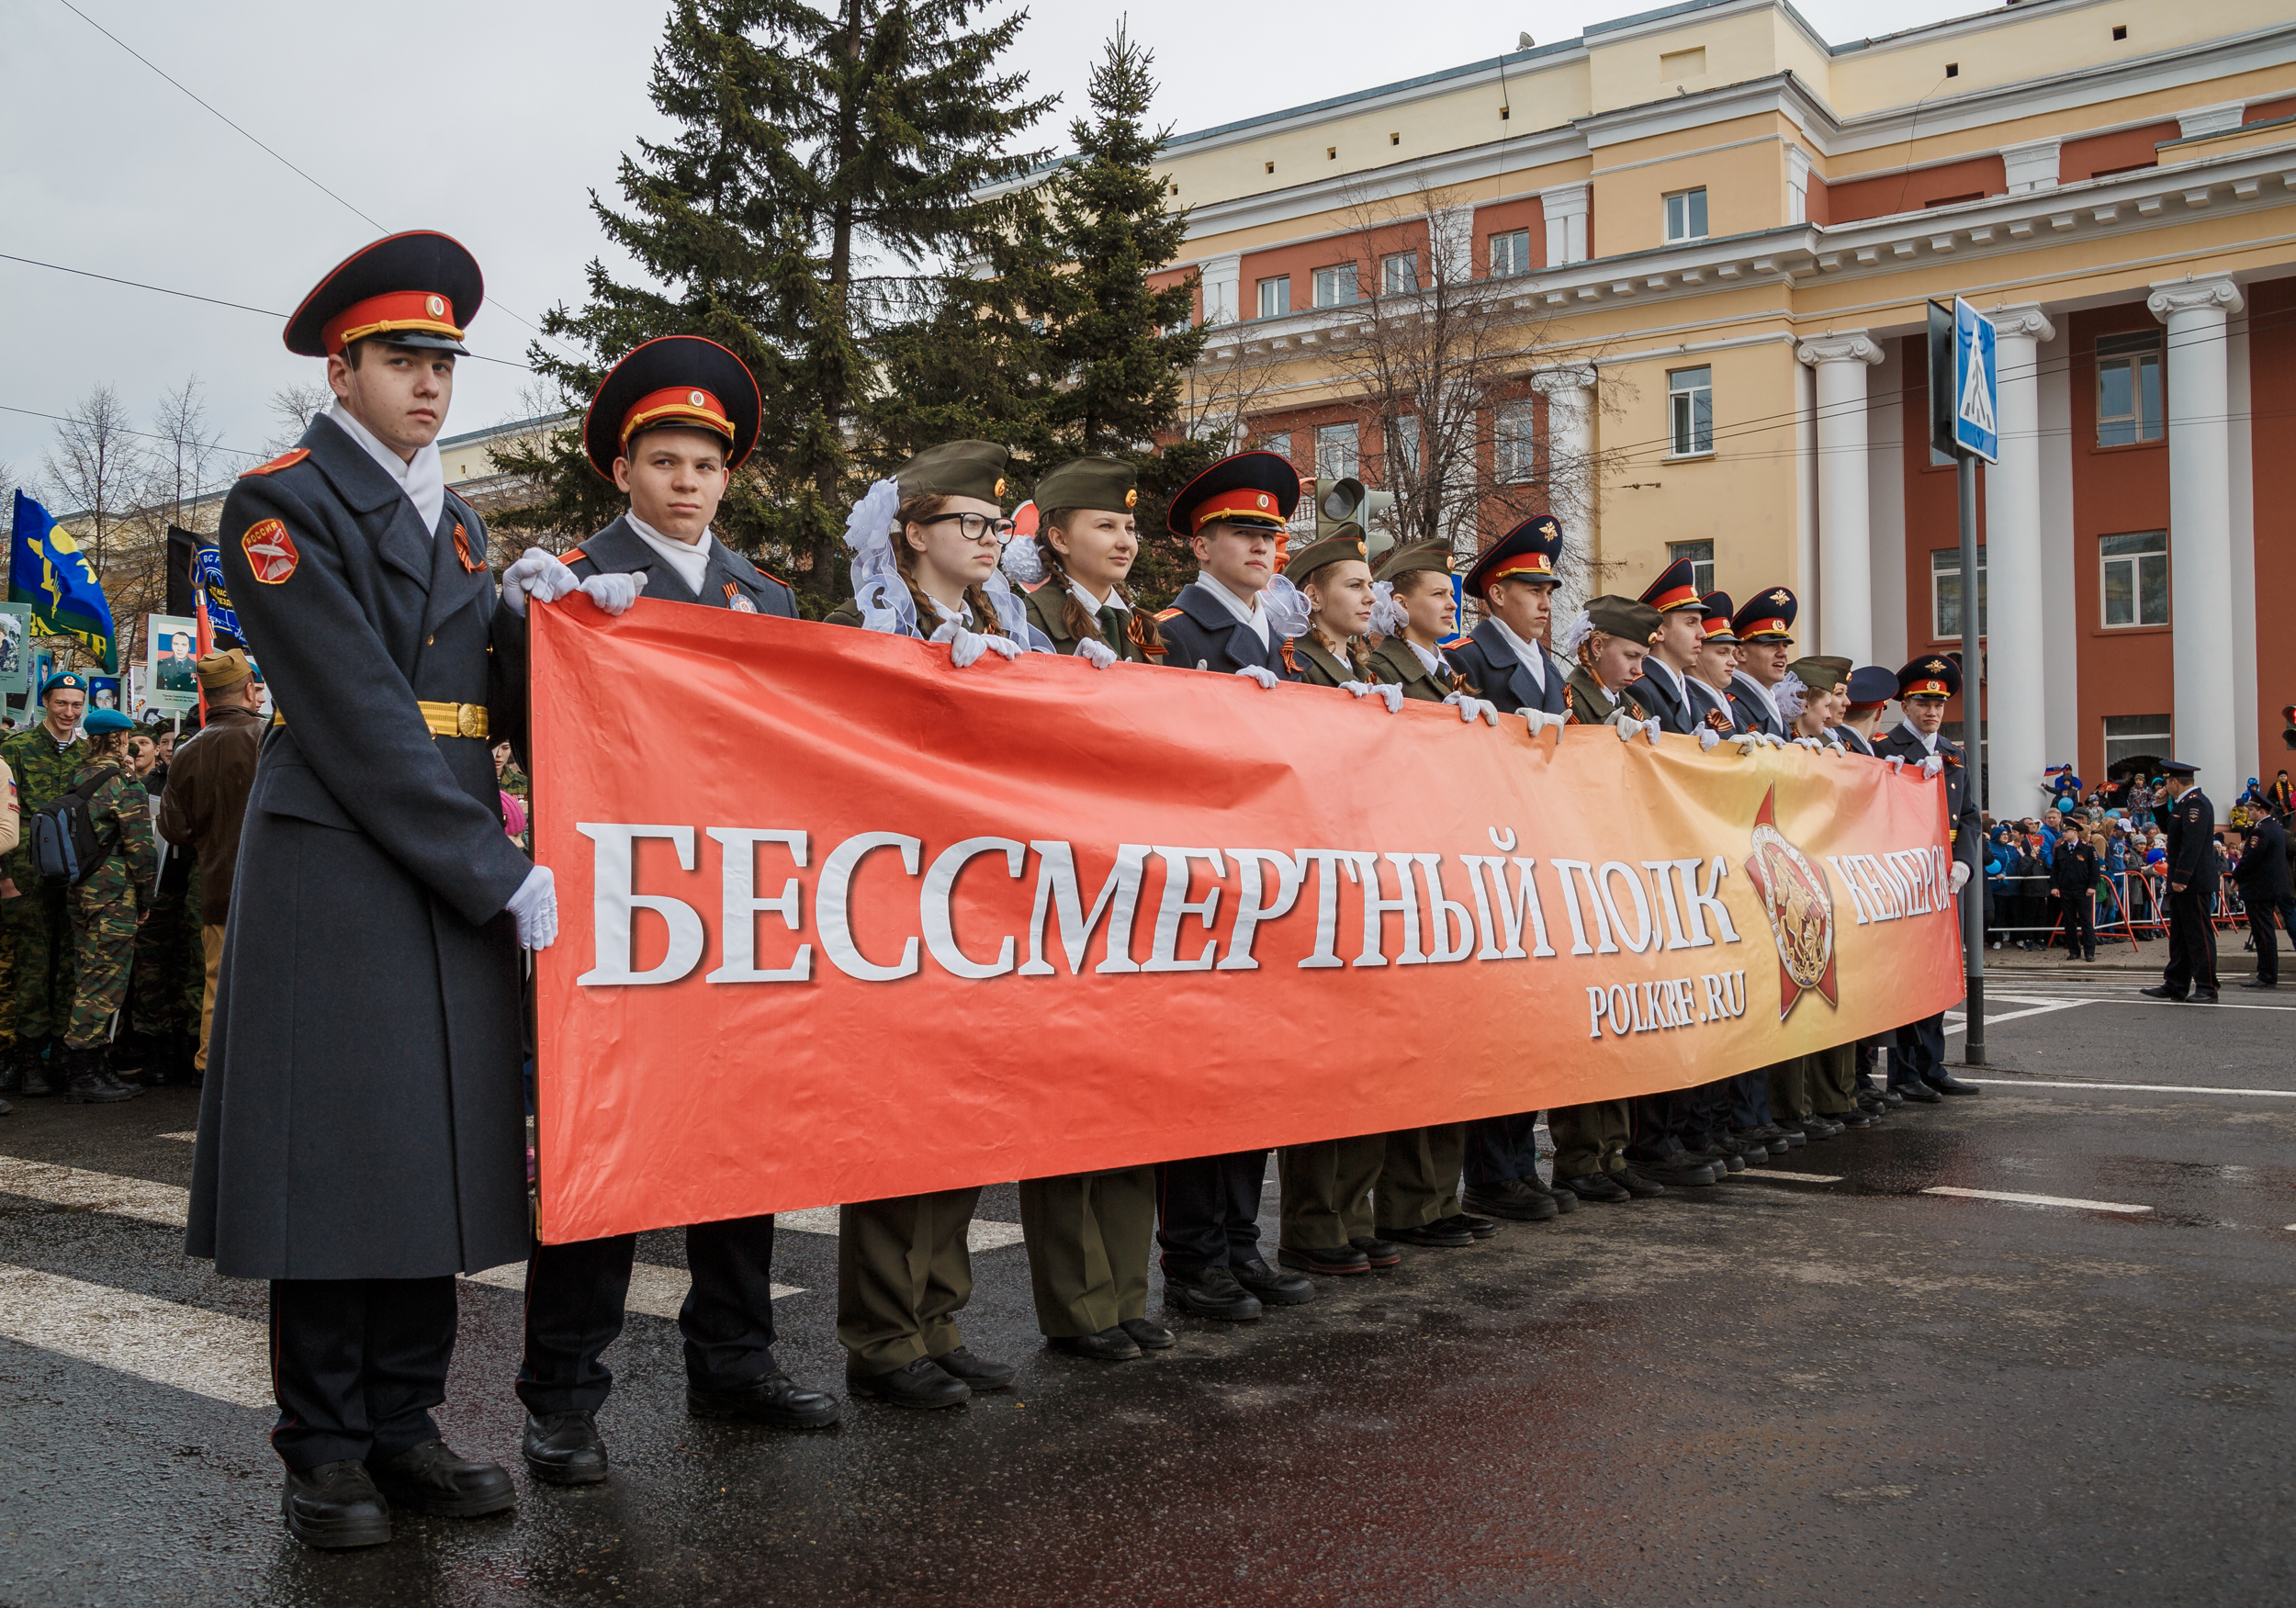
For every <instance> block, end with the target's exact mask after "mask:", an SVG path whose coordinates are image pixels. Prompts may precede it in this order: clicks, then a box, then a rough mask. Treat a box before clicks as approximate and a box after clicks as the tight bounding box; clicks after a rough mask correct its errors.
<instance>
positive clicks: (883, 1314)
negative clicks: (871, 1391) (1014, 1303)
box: [837, 1185, 981, 1374]
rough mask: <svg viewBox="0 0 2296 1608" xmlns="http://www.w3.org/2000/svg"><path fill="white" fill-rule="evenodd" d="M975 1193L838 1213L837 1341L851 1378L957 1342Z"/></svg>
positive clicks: (969, 1281)
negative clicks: (850, 1367)
mask: <svg viewBox="0 0 2296 1608" xmlns="http://www.w3.org/2000/svg"><path fill="white" fill-rule="evenodd" d="M980 1198H981V1191H980V1187H979V1186H977V1185H975V1186H974V1187H972V1188H970V1189H944V1190H941V1191H940V1193H938V1194H935V1195H902V1196H896V1197H895V1198H893V1199H891V1200H866V1201H863V1202H862V1203H861V1205H859V1206H845V1207H839V1208H838V1239H837V1337H838V1344H840V1345H842V1346H844V1347H845V1349H846V1351H847V1352H848V1353H849V1354H850V1356H851V1358H852V1364H853V1367H854V1369H855V1371H856V1372H859V1373H863V1374H889V1373H891V1372H893V1371H894V1370H895V1368H900V1367H906V1366H908V1365H909V1364H910V1363H913V1362H915V1361H916V1360H917V1358H918V1357H920V1356H940V1355H944V1354H945V1353H948V1352H951V1351H954V1350H956V1348H957V1347H958V1346H960V1345H962V1344H964V1341H963V1340H962V1338H961V1337H960V1336H959V1335H958V1333H957V1321H956V1315H957V1313H958V1312H959V1311H961V1310H963V1307H964V1303H965V1302H966V1301H968V1300H970V1299H972V1296H973V1254H972V1252H971V1251H970V1250H969V1249H968V1248H967V1247H966V1244H965V1237H964V1235H965V1230H966V1229H967V1228H969V1227H971V1226H972V1222H973V1209H974V1207H975V1206H976V1205H978V1204H979V1203H980Z"/></svg>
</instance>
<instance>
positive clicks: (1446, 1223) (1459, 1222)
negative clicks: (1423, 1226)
mask: <svg viewBox="0 0 2296 1608" xmlns="http://www.w3.org/2000/svg"><path fill="white" fill-rule="evenodd" d="M1436 1221H1437V1222H1438V1223H1440V1224H1441V1225H1442V1226H1443V1227H1445V1228H1449V1229H1465V1230H1466V1231H1468V1233H1469V1235H1470V1236H1472V1237H1473V1238H1475V1239H1478V1240H1488V1239H1490V1238H1491V1237H1492V1236H1493V1235H1495V1234H1497V1233H1498V1231H1499V1225H1498V1224H1497V1223H1495V1222H1492V1221H1491V1220H1490V1219H1489V1218H1487V1217H1476V1216H1474V1215H1472V1214H1471V1213H1469V1212H1464V1211H1455V1212H1453V1213H1452V1214H1451V1215H1450V1216H1449V1217H1445V1218H1437V1219H1436Z"/></svg>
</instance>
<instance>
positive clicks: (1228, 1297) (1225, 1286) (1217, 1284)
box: [1164, 1267, 1261, 1323]
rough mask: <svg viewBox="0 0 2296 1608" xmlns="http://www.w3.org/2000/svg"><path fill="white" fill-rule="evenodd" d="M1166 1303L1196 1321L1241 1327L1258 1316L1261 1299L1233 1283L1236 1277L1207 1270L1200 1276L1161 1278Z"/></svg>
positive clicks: (1167, 1275)
mask: <svg viewBox="0 0 2296 1608" xmlns="http://www.w3.org/2000/svg"><path fill="white" fill-rule="evenodd" d="M1164 1296H1165V1299H1166V1300H1168V1301H1173V1302H1176V1303H1177V1304H1178V1306H1179V1308H1180V1310H1183V1311H1187V1312H1193V1313H1194V1314H1195V1315H1196V1316H1198V1317H1199V1318H1217V1319H1219V1320H1221V1321H1222V1322H1228V1323H1243V1322H1248V1321H1251V1320H1252V1319H1254V1318H1256V1317H1258V1316H1259V1315H1260V1310H1261V1309H1260V1299H1259V1297H1257V1296H1255V1295H1254V1294H1253V1293H1252V1292H1251V1291H1250V1290H1248V1289H1245V1288H1244V1287H1243V1286H1242V1285H1240V1284H1238V1283H1237V1282H1236V1276H1235V1275H1234V1274H1232V1273H1231V1272H1229V1271H1228V1269H1226V1268H1225V1267H1207V1268H1205V1269H1204V1270H1203V1271H1202V1272H1200V1273H1185V1274H1184V1273H1173V1272H1170V1271H1168V1270H1167V1271H1166V1272H1165V1276H1164Z"/></svg>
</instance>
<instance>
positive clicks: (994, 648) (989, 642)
mask: <svg viewBox="0 0 2296 1608" xmlns="http://www.w3.org/2000/svg"><path fill="white" fill-rule="evenodd" d="M926 640H927V641H929V642H945V643H947V644H948V645H949V662H950V663H951V664H952V665H954V666H955V667H956V668H957V669H964V667H965V666H967V665H969V664H971V663H972V662H973V661H974V659H976V658H980V657H981V655H983V654H984V653H1001V654H1003V655H1004V656H1005V657H1006V658H1015V657H1017V656H1018V655H1019V652H1020V644H1019V643H1018V642H1015V641H1014V640H1013V639H1012V638H1011V637H1009V636H999V635H996V634H994V633H993V632H980V631H967V630H966V629H965V628H964V627H963V626H962V625H960V624H957V623H956V622H955V621H954V620H943V621H942V622H941V623H940V629H938V630H936V631H935V632H934V633H933V634H932V635H930V636H929V637H927V638H926Z"/></svg>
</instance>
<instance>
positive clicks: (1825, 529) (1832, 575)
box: [1795, 330, 1882, 665]
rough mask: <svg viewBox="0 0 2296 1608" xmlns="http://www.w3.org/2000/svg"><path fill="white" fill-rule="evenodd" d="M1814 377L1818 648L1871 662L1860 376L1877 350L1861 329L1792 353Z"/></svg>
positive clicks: (1869, 537)
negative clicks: (1816, 445) (1816, 459)
mask: <svg viewBox="0 0 2296 1608" xmlns="http://www.w3.org/2000/svg"><path fill="white" fill-rule="evenodd" d="M1795 356H1797V357H1799V358H1800V359H1801V360H1802V361H1803V362H1804V363H1806V364H1807V365H1809V367H1810V370H1811V372H1812V373H1813V374H1815V375H1816V376H1817V377H1818V409H1817V411H1818V647H1819V650H1820V651H1821V652H1825V653H1829V654H1837V655H1840V657H1841V658H1846V659H1848V660H1849V661H1850V662H1851V664H1861V665H1862V664H1871V663H1873V661H1874V556H1873V547H1874V542H1873V530H1872V525H1871V523H1870V515H1871V510H1870V509H1869V508H1868V507H1867V505H1866V494H1867V493H1866V475H1867V470H1866V462H1865V458H1866V444H1865V371H1866V370H1867V369H1868V368H1871V367H1872V366H1873V365H1874V364H1876V363H1879V362H1880V361H1881V360H1882V349H1881V347H1880V346H1879V345H1878V344H1876V343H1874V341H1873V340H1872V339H1871V338H1870V337H1869V336H1867V334H1866V333H1865V332H1864V331H1863V330H1850V331H1846V332H1840V333H1835V334H1827V335H1820V336H1818V337H1817V338H1816V339H1815V340H1810V341H1805V342H1803V343H1801V344H1800V345H1799V346H1797V347H1795Z"/></svg>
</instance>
